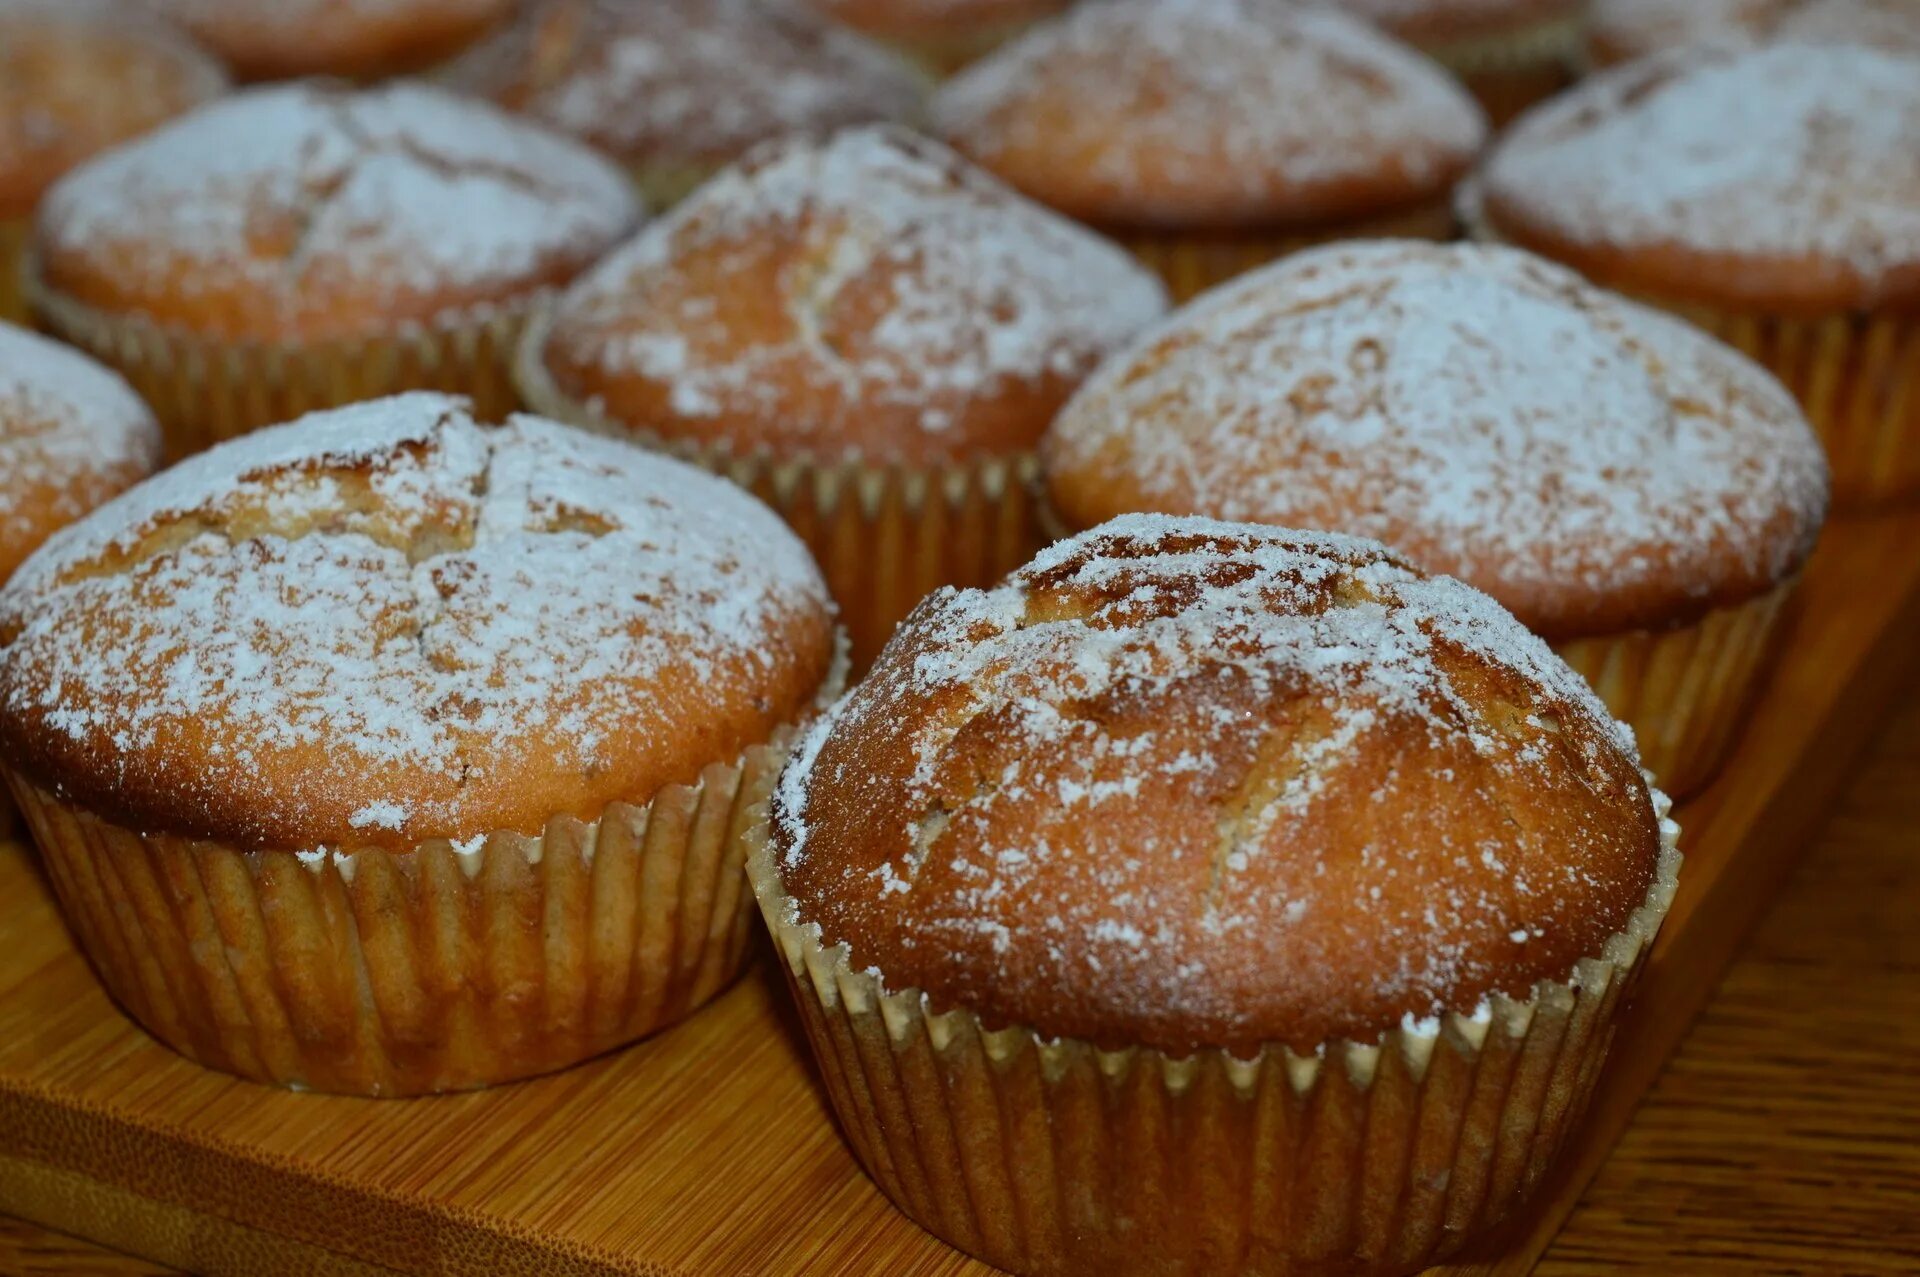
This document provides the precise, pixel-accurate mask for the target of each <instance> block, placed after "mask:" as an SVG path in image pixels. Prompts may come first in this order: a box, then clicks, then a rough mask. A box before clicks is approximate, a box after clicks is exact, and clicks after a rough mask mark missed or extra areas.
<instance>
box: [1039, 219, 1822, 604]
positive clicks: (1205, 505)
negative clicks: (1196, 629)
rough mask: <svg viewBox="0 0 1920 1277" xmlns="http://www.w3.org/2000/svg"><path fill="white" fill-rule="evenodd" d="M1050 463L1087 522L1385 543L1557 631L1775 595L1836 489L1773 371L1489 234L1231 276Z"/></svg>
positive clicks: (1375, 247)
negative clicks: (1224, 524)
mask: <svg viewBox="0 0 1920 1277" xmlns="http://www.w3.org/2000/svg"><path fill="white" fill-rule="evenodd" d="M1043 455H1044V456H1045V459H1046V462H1047V466H1048V470H1049V475H1050V485H1051V488H1052V490H1053V492H1054V495H1055V500H1056V502H1057V503H1058V504H1059V505H1060V506H1061V508H1062V509H1064V510H1066V511H1068V512H1069V513H1070V514H1072V515H1073V516H1074V517H1076V518H1078V519H1081V520H1083V521H1085V522H1094V521H1097V520H1098V519H1100V518H1103V517H1106V515H1108V514H1110V513H1113V512H1115V511H1114V510H1113V509H1112V507H1115V506H1119V507H1123V508H1125V507H1131V508H1147V509H1160V510H1168V511H1188V512H1194V513H1205V514H1211V515H1216V516H1219V517H1222V518H1229V519H1248V520H1255V521H1259V522H1268V523H1277V524H1282V525H1286V526H1304V527H1327V528H1337V529H1339V530H1341V531H1344V532H1350V533H1355V534H1358V535H1362V536H1369V537H1376V538H1378V539H1380V540H1382V541H1385V542H1387V543H1388V544H1390V545H1393V546H1395V547H1397V548H1398V549H1400V550H1401V551H1402V552H1404V553H1406V554H1408V555H1410V556H1411V557H1412V558H1414V559H1415V561H1417V562H1419V563H1421V564H1422V565H1423V566H1424V567H1426V568H1428V569H1429V570H1431V571H1435V572H1446V573H1450V574H1452V575H1456V576H1459V577H1461V578H1463V579H1465V580H1467V581H1469V582H1472V583H1473V584H1475V585H1476V586H1478V587H1480V588H1481V589H1484V590H1487V591H1488V592H1490V593H1492V594H1493V595H1494V596H1495V597H1497V598H1499V599H1501V600H1502V601H1503V602H1505V603H1506V604H1507V605H1508V606H1510V607H1512V608H1514V609H1515V610H1516V611H1518V612H1519V613H1520V614H1521V616H1522V618H1523V619H1525V620H1526V621H1528V622H1529V623H1530V624H1533V625H1535V626H1536V627H1539V628H1542V629H1546V630H1549V631H1553V632H1556V633H1561V634H1564V633H1567V632H1569V631H1571V632H1573V633H1579V632H1581V627H1582V625H1583V624H1585V625H1591V624H1593V623H1594V621H1595V619H1596V618H1597V617H1600V616H1603V615H1610V616H1611V618H1612V621H1613V623H1614V624H1616V625H1619V626H1620V627H1621V628H1627V627H1630V626H1631V625H1632V624H1634V623H1640V622H1643V623H1657V622H1658V621H1660V620H1661V619H1662V614H1663V613H1665V612H1670V611H1671V610H1672V609H1674V608H1675V607H1676V606H1684V605H1685V603H1686V602H1687V600H1688V598H1689V597H1699V598H1705V597H1708V596H1713V595H1718V594H1724V593H1725V592H1726V591H1727V590H1728V589H1729V587H1730V586H1731V588H1734V589H1736V590H1738V589H1741V588H1745V587H1744V586H1743V585H1742V583H1745V582H1749V581H1751V582H1753V583H1754V584H1753V585H1752V587H1751V589H1752V592H1759V591H1762V590H1764V589H1767V588H1770V587H1771V585H1772V584H1773V583H1776V582H1778V581H1779V580H1782V579H1784V578H1785V577H1786V576H1787V575H1789V574H1790V573H1791V572H1792V571H1794V570H1795V569H1796V568H1797V567H1798V566H1799V564H1800V563H1801V562H1802V561H1803V560H1804V559H1805V557H1806V555H1807V553H1808V551H1809V550H1810V549H1811V547H1812V543H1813V539H1814V537H1815V535H1816V534H1817V533H1818V531H1819V528H1820V524H1821V521H1822V519H1823V517H1824V514H1825V509H1826V495H1827V482H1826V467H1825V462H1824V460H1823V457H1822V453H1821V450H1820V447H1819V444H1818V442H1817V441H1816V440H1815V439H1814V437H1813V434H1812V432H1811V430H1810V429H1809V428H1808V426H1807V424H1806V422H1805V420H1804V418H1803V417H1802V415H1801V413H1800V410H1799V409H1798V407H1797V406H1796V405H1795V404H1794V402H1793V400H1792V398H1791V397H1790V396H1789V395H1788V394H1787V392H1786V391H1785V390H1784V389H1783V388H1782V387H1781V386H1780V385H1779V384H1778V383H1777V382H1775V381H1774V380H1773V379H1772V378H1771V377H1770V376H1768V375H1767V374H1766V373H1765V372H1764V371H1762V370H1761V369H1760V368H1759V367H1757V366H1756V365H1754V364H1753V363H1751V362H1750V361H1748V360H1747V359H1745V358H1744V357H1742V356H1740V355H1738V354H1736V353H1735V352H1734V351H1732V350H1730V349H1728V348H1727V347H1725V346H1722V345H1720V344H1719V343H1717V342H1715V341H1713V340H1712V339H1711V338H1709V337H1707V336H1705V335H1704V334H1702V333H1700V332H1699V331H1698V330H1696V329H1694V328H1692V327H1690V326H1688V325H1685V324H1683V323H1680V322H1679V321H1677V320H1674V319H1671V318H1669V317H1667V316H1664V315H1661V314H1658V313H1656V312H1654V311H1651V310H1649V309H1647V308H1645V307H1641V306H1637V305H1634V304H1632V303H1629V302H1627V301H1625V300H1623V299H1621V298H1619V297H1616V296H1614V295H1612V294H1609V293H1606V292H1603V291H1601V290H1599V289H1597V288H1594V287H1592V286H1590V285H1588V284H1586V283H1585V282H1583V281H1582V280H1580V279H1579V278H1578V277H1577V276H1576V275H1574V274H1573V273H1572V272H1570V271H1567V270H1564V269H1562V268H1560V267H1558V266H1554V265H1551V264H1549V263H1547V262H1543V261H1541V260H1539V259H1537V258H1534V257H1531V256H1529V255H1527V254H1524V253H1520V252H1516V251H1513V250H1511V249H1505V248H1498V247H1488V246H1475V245H1453V246H1438V245H1423V244H1412V243H1400V242H1377V243H1348V244H1339V245H1333V246H1330V247H1328V248H1324V249H1320V250H1316V251H1312V252H1308V253H1302V254H1298V255H1296V256H1294V257H1291V258H1289V259H1287V260H1285V261H1283V262H1279V263H1276V264H1275V265H1273V266H1270V267H1267V268H1265V269H1264V270H1261V271H1259V272H1256V273H1255V274H1252V275H1250V276H1247V277H1245V278H1243V279H1241V280H1238V281H1235V282H1234V283H1233V284H1232V285H1230V286H1228V287H1227V288H1225V289H1222V290H1220V291H1218V292H1216V293H1214V294H1212V295H1210V296H1209V297H1207V298H1205V299H1203V300H1202V301H1200V302H1199V303H1197V304H1196V305H1194V306H1192V307H1190V308H1188V309H1187V310H1185V311H1183V312H1181V313H1180V314H1179V315H1177V316H1175V317H1174V318H1173V319H1171V320H1169V321H1168V322H1167V323H1166V324H1165V325H1163V326H1162V327H1161V328H1159V329H1157V330H1155V331H1153V332H1150V333H1148V334H1146V335H1145V336H1143V337H1142V338H1141V339H1140V341H1139V342H1138V343H1137V344H1136V345H1135V346H1134V347H1133V348H1132V349H1131V350H1130V351H1129V352H1127V353H1126V354H1125V355H1122V356H1120V357H1118V358H1116V359H1114V360H1113V361H1112V362H1110V363H1109V364H1107V365H1106V366H1105V367H1103V368H1102V369H1101V371H1100V372H1099V373H1098V374H1096V375H1095V376H1094V377H1093V378H1092V379H1090V380H1089V381H1088V383H1087V384H1086V385H1085V386H1084V387H1083V388H1082V390H1081V393H1080V394H1079V395H1078V396H1077V397H1076V398H1075V400H1074V401H1073V402H1072V403H1070V404H1069V405H1068V407H1067V408H1066V410H1065V411H1064V412H1062V413H1061V415H1060V417H1059V418H1058V419H1057V420H1056V422H1055V425H1054V428H1053V430H1052V432H1051V433H1050V435H1049V437H1048V439H1047V441H1046V445H1045V447H1044V449H1043ZM1624 595H1635V596H1639V597H1640V599H1641V606H1643V607H1644V608H1646V609H1648V610H1650V611H1651V613H1652V615H1650V616H1647V617H1642V618H1635V617H1632V616H1627V615H1624V614H1623V608H1627V609H1630V608H1631V607H1632V606H1633V605H1631V604H1627V603H1623V602H1622V596H1624Z"/></svg>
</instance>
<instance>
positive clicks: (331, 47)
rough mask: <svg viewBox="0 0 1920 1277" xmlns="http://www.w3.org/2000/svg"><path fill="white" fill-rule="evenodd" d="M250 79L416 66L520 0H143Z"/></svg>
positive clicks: (454, 46)
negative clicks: (514, 0)
mask: <svg viewBox="0 0 1920 1277" xmlns="http://www.w3.org/2000/svg"><path fill="white" fill-rule="evenodd" d="M144 3H146V4H147V5H148V6H149V7H151V8H153V9H154V10H156V11H158V12H159V13H161V14H164V15H165V16H166V17H168V18H170V19H172V20H173V21H175V22H177V23H179V24H180V25H181V26H183V27H185V28H186V29H187V30H189V31H191V32H192V33H193V35H194V36H195V37H196V38H197V39H199V41H200V42H201V43H202V44H204V45H206V46H207V47H208V48H210V49H212V50H213V51H214V52H216V53H218V54H219V55H220V56H221V57H222V58H225V59H226V61H227V63H228V65H230V66H231V67H233V69H234V71H235V72H236V73H238V74H239V75H240V76H241V77H242V78H243V79H248V80H277V79H284V78H290V77H293V76H301V75H341V76H350V77H353V78H355V79H370V78H372V77H375V76H381V75H392V74H395V73H396V72H400V71H410V70H417V69H419V68H421V67H424V66H427V65H428V64H430V63H433V62H436V61H438V60H440V59H441V58H444V57H446V56H447V55H449V54H451V53H453V52H454V51H456V50H458V49H459V48H460V47H461V46H463V45H465V44H466V43H468V42H469V41H471V40H472V39H473V38H474V37H475V36H477V35H479V34H480V33H481V32H483V31H485V30H487V28H488V27H490V26H492V25H493V24H494V23H496V22H498V21H499V20H500V19H501V18H504V17H505V16H506V15H507V13H508V12H509V10H511V9H512V7H513V0H144Z"/></svg>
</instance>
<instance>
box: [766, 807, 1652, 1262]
mask: <svg viewBox="0 0 1920 1277" xmlns="http://www.w3.org/2000/svg"><path fill="white" fill-rule="evenodd" d="M1654 801H1655V810H1656V811H1657V812H1658V813H1659V816H1660V825H1661V844H1662V851H1661V855H1660V861H1659V866H1658V871H1657V873H1656V875H1655V880H1654V884H1653V886H1652V888H1651V889H1650V890H1649V892H1648V895H1647V899H1646V902H1645V903H1644V904H1643V905H1642V906H1641V907H1640V908H1639V909H1638V910H1637V911H1636V912H1635V913H1634V915H1633V917H1632V918H1631V919H1630V920H1629V922H1628V924H1627V926H1626V928H1625V930H1623V931H1622V932H1620V933H1619V934H1618V935H1615V936H1613V937H1612V938H1611V939H1609V940H1608V941H1607V943H1606V945H1605V946H1604V947H1603V948H1602V949H1601V951H1600V952H1599V953H1598V954H1596V955H1594V956H1593V957H1590V958H1585V959H1582V960H1581V961H1580V962H1579V963H1578V964H1577V965H1576V966H1575V968H1574V970H1573V971H1572V972H1571V973H1570V974H1569V976H1568V977H1567V978H1566V979H1565V980H1559V981H1543V982H1541V983H1540V984H1538V985H1536V986H1534V989H1533V991H1532V996H1531V997H1529V998H1527V999H1525V1000H1516V999H1512V998H1507V997H1504V996H1497V995H1496V996H1494V997H1492V998H1490V999H1489V1000H1488V1003H1487V1007H1486V1010H1485V1012H1484V1014H1476V1015H1472V1016H1468V1015H1448V1016H1445V1017H1443V1018H1442V1019H1441V1020H1440V1021H1439V1022H1438V1024H1437V1025H1436V1026H1435V1027H1434V1028H1432V1029H1430V1030H1429V1029H1427V1028H1425V1027H1424V1026H1422V1027H1417V1028H1416V1027H1403V1028H1399V1029H1394V1030H1392V1031H1390V1032H1388V1033H1387V1034H1386V1035H1384V1037H1383V1038H1382V1039H1381V1041H1380V1043H1379V1044H1378V1045H1365V1044H1361V1043H1354V1042H1332V1043H1327V1044H1325V1045H1323V1046H1322V1047H1321V1048H1319V1049H1318V1050H1315V1051H1312V1052H1309V1053H1306V1054H1300V1053H1296V1052H1294V1051H1292V1050H1290V1049H1288V1048H1286V1047H1283V1046H1273V1047H1269V1048H1267V1049H1266V1050H1263V1051H1262V1052H1261V1053H1260V1055H1258V1056H1257V1057H1256V1058H1254V1059H1251V1060H1242V1059H1238V1058H1235V1057H1233V1056H1231V1055H1228V1054H1226V1053H1224V1052H1220V1051H1208V1052H1202V1053H1199V1054H1196V1055H1193V1056H1190V1057H1188V1058H1185V1059H1173V1058H1170V1057H1168V1056H1166V1055H1164V1054H1162V1053H1160V1052H1158V1051H1154V1050H1151V1049H1147V1048H1133V1049H1129V1050H1121V1051H1104V1050H1100V1049H1098V1048H1096V1047H1094V1046H1093V1045H1091V1044H1089V1043H1086V1042H1081V1041H1075V1040H1071V1039H1060V1040H1049V1039H1045V1038H1042V1037H1041V1036H1040V1035H1039V1034H1037V1033H1035V1032H1034V1031H1033V1030H1031V1029H1027V1028H1017V1027H1016V1028H1007V1029H1000V1030H988V1029H986V1028H985V1027H983V1026H982V1024H981V1023H980V1021H979V1020H978V1019H977V1018H975V1017H974V1016H973V1015H971V1014H969V1013H968V1012H966V1011H963V1010H949V1011H945V1012H935V1011H934V1010H933V1009H932V1008H931V1007H930V1006H929V1005H928V1002H927V999H926V998H925V997H924V996H923V995H922V994H921V993H920V992H918V991H917V990H913V989H906V990H898V991H894V990H889V989H888V988H887V987H886V986H885V984H884V983H883V981H882V978H881V975H880V973H878V972H875V971H872V970H867V971H856V970H854V969H853V966H852V962H851V961H850V958H849V954H848V950H847V948H846V946H845V945H833V946H827V945H825V944H823V942H822V937H821V933H820V928H819V926H818V924H816V923H810V922H804V921H802V920H801V919H800V918H799V916H798V912H797V910H796V908H795V905H794V902H793V901H792V899H791V898H790V897H788V896H787V894H786V892H785V889H784V887H783V886H782V884H781V882H780V877H779V873H778V871H777V869H776V867H775V865H774V862H773V854H774V853H773V849H772V847H771V846H770V845H769V843H768V841H767V836H766V824H765V820H764V816H763V818H762V819H761V820H759V821H757V822H756V823H755V825H754V826H753V827H752V828H751V829H750V830H749V832H748V843H749V852H748V859H747V868H748V872H749V874H750V875H751V876H752V879H753V885H754V890H755V893H756V895H757V896H758V898H759V901H760V908H761V912H762V914H763V916H764V917H765V918H766V921H767V926H768V928H769V930H770V931H771V932H772V934H773V937H774V940H775V942H776V944H777V945H778V947H779V949H780V952H781V955H782V957H783V958H784V959H785V969H786V971H787V975H788V978H789V984H790V987H791V989H792V991H793V994H794V999H795V1002H796V1003H797V1005H798V1006H799V1010H800V1019H801V1021H802V1023H803V1024H804V1025H805V1026H806V1032H807V1037H808V1039H809V1040H810V1041H811V1043H812V1046H813V1051H814V1055H815V1057H816V1058H817V1059H818V1061H819V1065H820V1072H821V1074H822V1077H823V1078H824V1080H825V1082H826V1087H827V1091H828V1094H829V1097H830V1098H831V1100H832V1103H833V1107H834V1110H835V1112H836V1113H837V1114H838V1115H839V1118H840V1124H841V1128H842V1130H843V1131H844V1133H845V1135H846V1137H847V1139H848V1141H849V1143H851V1144H852V1146H853V1150H854V1152H855V1154H856V1155H857V1156H858V1157H859V1159H860V1162H861V1164H862V1165H863V1166H865V1168H866V1170H867V1172H868V1174H869V1175H871V1176H872V1177H873V1179H874V1180H875V1181H876V1182H877V1183H878V1184H879V1185H880V1187H881V1189H882V1190H883V1191H885V1192H886V1194H887V1196H888V1197H890V1198H891V1199H892V1200H893V1202H894V1204H895V1205H897V1206H898V1207H899V1208H900V1209H901V1210H902V1211H904V1212H905V1213H906V1214H907V1215H909V1216H911V1217H912V1218H913V1219H914V1220H915V1221H916V1222H918V1223H919V1224H920V1225H921V1226H922V1227H924V1228H926V1229H927V1230H928V1231H929V1232H932V1233H934V1234H935V1235H937V1236H939V1237H941V1238H942V1239H944V1240H946V1241H948V1242H950V1243H952V1244H953V1245H955V1246H958V1247H959V1248H960V1249H962V1250H965V1251H967V1252H969V1253H970V1254H973V1255H977V1256H979V1257H980V1258H982V1259H985V1260H987V1261H988V1262H989V1263H992V1264H995V1265H998V1266H999V1267H1002V1268H1005V1269H1008V1270H1009V1271H1011V1272H1014V1273H1022V1274H1048V1275H1052V1274H1060V1275H1063V1277H1064V1275H1066V1274H1075V1273H1100V1274H1103V1277H1124V1275H1126V1274H1142V1275H1143V1277H1144V1275H1145V1274H1154V1275H1155V1277H1170V1275H1172V1274H1191V1275H1192V1277H1210V1275H1211V1274H1215V1273H1234V1274H1237V1275H1239V1277H1263V1275H1266V1274H1274V1275H1279V1274H1285V1275H1287V1277H1301V1275H1302V1274H1309V1273H1335V1272H1338V1273H1355V1272H1360V1273H1398V1272H1410V1271H1413V1270H1415V1269H1418V1268H1421V1267H1424V1266H1426V1265H1427V1264H1430V1263H1432V1262H1434V1261H1435V1260H1437V1259H1440V1258H1442V1257H1444V1256H1446V1255H1448V1254H1450V1253H1452V1252H1453V1251H1455V1250H1456V1249H1458V1248H1459V1246H1460V1245H1462V1244H1463V1243H1464V1242H1465V1241H1466V1240H1468V1239H1469V1238H1470V1237H1472V1236H1473V1235H1475V1234H1476V1233H1479V1232H1481V1231H1482V1230H1484V1229H1486V1228H1487V1227H1489V1226H1491V1225H1492V1224H1494V1223H1496V1222H1497V1221H1498V1220H1500V1219H1501V1218H1502V1217H1504V1216H1506V1215H1507V1214H1509V1213H1510V1212H1511V1211H1512V1210H1513V1208H1514V1207H1515V1206H1516V1205H1518V1204H1519V1203H1520V1202H1521V1201H1522V1200H1524V1199H1525V1197H1526V1196H1527V1194H1528V1193H1529V1192H1530V1191H1531V1190H1532V1189H1533V1188H1534V1187H1535V1186H1536V1185H1537V1184H1538V1183H1539V1182H1540V1180H1541V1178H1542V1177H1543V1176H1544V1175H1545V1174H1546V1172H1547V1170H1548V1168H1549V1166H1550V1164H1551V1163H1552V1160H1553V1158H1554V1155H1555V1153H1556V1152H1557V1150H1558V1149H1559V1147H1560V1145H1561V1144H1562V1142H1563V1141H1564V1140H1565V1138H1566V1136H1567V1134H1568V1132H1569V1131H1570V1130H1571V1129H1572V1128H1573V1127H1574V1125H1575V1124H1576V1123H1577V1121H1578V1120H1579V1118H1580V1116H1581V1114H1582V1113H1583V1111H1584V1110H1585V1107H1586V1103H1587V1099H1588V1097H1589V1095H1590V1094H1591V1092H1592V1089H1593V1084H1594V1079H1595V1077H1596V1076H1597V1075H1598V1071H1599V1069H1600V1067H1601V1064H1602V1062H1603V1060H1604V1059H1605V1056H1606V1054H1607V1050H1608V1047H1609V1046H1610V1044H1611V1042H1612V1039H1613V1034H1614V1029H1615V1025H1616V1022H1617V1020H1618V1017H1619V1013H1620V1010H1621V1005H1622V998H1623V995H1624V994H1625V992H1626V990H1627V989H1628V988H1629V987H1630V986H1631V984H1632V982H1633V980H1634V978H1635V976H1636V975H1637V974H1638V972H1639V971H1640V970H1641V969H1642V966H1643V963H1644V961H1645V958H1646V955H1647V952H1648V950H1649V949H1650V948H1651V946H1652V942H1653V939H1654V936H1655V934H1656V933H1657V932H1658V931H1659V928H1660V924H1661V921H1662V920H1663V919H1664V918H1665V916H1666V913H1667V908H1668V906H1669V905H1670V904H1671V902H1672V900H1673V892H1674V887H1675V883H1676V879H1677V875H1678V873H1679V868H1680V860H1681V858H1680V853H1679V851H1678V850H1677V840H1678V836H1679V829H1678V826H1676V825H1675V824H1674V823H1673V822H1672V821H1671V820H1670V819H1668V818H1667V812H1668V809H1669V807H1670V804H1669V803H1668V802H1667V800H1666V798H1665V796H1664V795H1662V794H1660V793H1659V792H1658V791H1655V795H1654Z"/></svg>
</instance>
